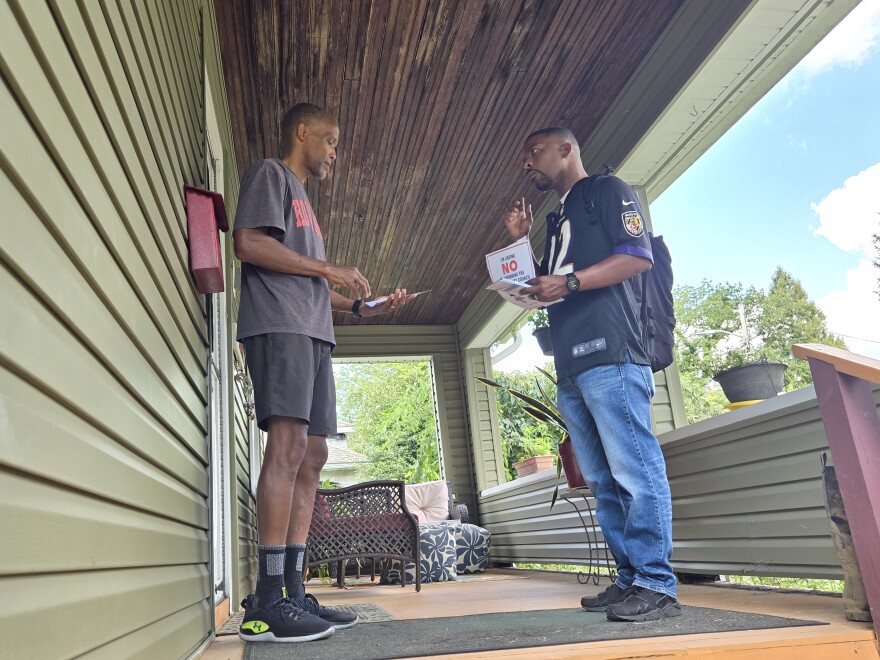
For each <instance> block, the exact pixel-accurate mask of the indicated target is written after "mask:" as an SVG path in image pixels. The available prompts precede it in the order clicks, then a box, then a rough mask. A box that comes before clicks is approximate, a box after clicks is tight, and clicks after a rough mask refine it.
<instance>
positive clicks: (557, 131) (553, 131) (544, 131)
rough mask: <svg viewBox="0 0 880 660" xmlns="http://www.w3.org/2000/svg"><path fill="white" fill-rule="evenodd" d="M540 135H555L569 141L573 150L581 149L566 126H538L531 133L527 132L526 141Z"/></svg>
mask: <svg viewBox="0 0 880 660" xmlns="http://www.w3.org/2000/svg"><path fill="white" fill-rule="evenodd" d="M540 135H555V136H557V137H561V138H562V139H563V140H565V141H566V142H570V143H571V146H572V147H573V148H574V149H575V151H580V149H581V145H580V144H578V141H577V138H576V137H575V136H574V133H572V132H571V131H570V130H568V129H567V128H562V127H560V126H548V127H547V128H540V129H538V130H537V131H535V132H533V133H529V136H528V137H527V138H526V141H528V140H531V139H532V138H533V137H538V136H540Z"/></svg>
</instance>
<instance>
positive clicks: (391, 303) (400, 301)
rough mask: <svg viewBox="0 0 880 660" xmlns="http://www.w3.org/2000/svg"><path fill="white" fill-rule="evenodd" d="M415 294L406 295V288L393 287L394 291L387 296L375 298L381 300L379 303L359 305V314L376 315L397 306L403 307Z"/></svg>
mask: <svg viewBox="0 0 880 660" xmlns="http://www.w3.org/2000/svg"><path fill="white" fill-rule="evenodd" d="M415 297H416V294H414V293H413V294H411V295H407V294H406V289H395V290H394V293H392V294H391V295H389V296H386V297H385V298H384V299H383V298H377V299H376V300H381V301H382V302H381V304H379V305H376V306H374V307H368V306H367V305H361V310H360V311H361V316H378V315H379V314H388V313H390V312H393V311H394V310H395V309H398V308H399V307H403V306H404V305H405V304H406V303H408V302H409V301H411V300H414V299H415Z"/></svg>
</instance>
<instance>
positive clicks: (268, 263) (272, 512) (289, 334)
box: [233, 103, 411, 642]
mask: <svg viewBox="0 0 880 660" xmlns="http://www.w3.org/2000/svg"><path fill="white" fill-rule="evenodd" d="M281 137H282V141H283V144H284V145H285V153H284V157H283V158H280V159H276V158H270V159H266V160H263V161H261V162H259V163H256V164H255V165H253V166H252V167H251V168H250V169H248V171H247V172H246V173H245V175H244V178H243V179H242V182H241V190H240V193H239V198H238V208H237V211H236V215H235V227H234V232H233V237H234V241H235V255H236V256H237V257H238V258H239V259H240V260H241V261H242V264H243V266H242V283H241V303H240V307H239V313H238V339H239V341H241V342H242V343H243V344H244V349H245V359H246V361H247V365H248V370H249V372H250V375H251V379H252V381H253V386H254V402H255V404H256V415H257V423H258V424H259V427H260V428H261V429H262V430H264V431H266V432H267V433H268V438H267V442H266V451H265V457H264V460H263V466H262V469H261V471H260V481H259V483H258V485H257V528H258V531H259V538H260V541H259V546H258V553H259V577H258V579H257V589H256V593H255V594H253V595H251V596H248V597H247V598H246V599H245V600H244V602H243V603H242V605H243V606H244V608H245V616H244V621H243V622H242V625H241V628H240V630H239V636H240V637H241V638H242V639H245V640H247V641H271V642H298V641H310V640H314V639H322V638H324V637H328V636H329V635H331V634H332V633H333V631H334V630H335V629H339V628H348V627H351V626H353V625H355V624H356V623H357V621H358V619H357V616H356V615H354V614H349V613H347V612H342V611H339V610H333V609H332V608H329V607H323V606H321V605H319V604H318V601H317V600H315V598H314V597H313V596H311V595H308V596H307V595H306V593H305V589H304V586H303V574H304V572H305V566H304V556H305V542H306V537H307V536H308V531H309V525H310V523H311V519H312V509H313V507H314V503H315V491H316V489H317V487H318V483H319V480H320V475H321V468H322V467H323V466H324V463H325V462H326V460H327V441H326V437H327V436H328V435H333V434H335V433H336V388H335V384H334V382H333V365H332V363H331V361H330V354H331V352H332V350H333V347H334V346H335V343H336V340H335V337H334V335H333V320H332V317H331V312H332V311H333V310H336V311H342V312H349V313H351V314H354V316H355V317H357V318H360V317H361V316H362V315H363V316H375V315H377V314H384V313H386V312H390V311H392V310H394V309H396V308H398V307H401V306H403V305H405V304H406V303H407V302H408V300H410V299H411V297H407V294H406V290H402V291H401V290H399V289H398V290H397V291H395V292H394V293H392V294H390V295H389V296H388V297H387V298H384V299H383V302H382V303H381V304H379V305H377V306H374V307H367V306H365V307H364V308H363V309H361V300H362V299H365V298H367V297H369V295H370V284H369V282H367V280H366V278H365V277H364V276H363V275H361V273H360V272H359V271H358V269H357V268H354V267H352V266H335V265H333V264H328V263H327V262H326V261H325V255H324V239H323V237H322V235H321V228H320V226H319V225H318V221H317V219H316V218H315V214H314V212H313V211H312V207H311V204H309V198H308V196H307V195H306V191H305V188H304V187H303V182H304V181H305V180H306V179H307V178H308V177H310V176H313V177H316V178H318V179H323V178H324V177H326V176H327V174H328V173H329V171H330V168H331V166H332V164H333V161H334V160H335V159H336V145H337V143H338V141H339V125H338V124H337V122H336V119H335V118H334V117H333V116H332V115H330V114H329V113H327V112H325V111H324V110H322V109H320V108H318V107H317V106H314V105H311V104H307V103H300V104H298V105H295V106H294V107H293V108H291V109H290V110H288V111H287V113H286V114H285V115H284V119H283V120H282V123H281ZM331 284H333V285H336V286H341V287H344V288H346V289H348V290H350V291H352V292H354V294H355V296H356V298H357V299H356V300H351V299H349V298H346V297H345V296H343V295H341V294H339V293H336V292H335V291H331V289H330V285H331ZM303 610H305V612H303Z"/></svg>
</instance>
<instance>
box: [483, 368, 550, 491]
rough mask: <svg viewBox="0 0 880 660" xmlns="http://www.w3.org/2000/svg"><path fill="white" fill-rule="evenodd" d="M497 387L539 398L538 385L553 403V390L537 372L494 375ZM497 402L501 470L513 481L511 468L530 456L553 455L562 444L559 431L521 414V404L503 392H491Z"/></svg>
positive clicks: (548, 382)
mask: <svg viewBox="0 0 880 660" xmlns="http://www.w3.org/2000/svg"><path fill="white" fill-rule="evenodd" d="M493 379H494V380H495V382H496V383H498V384H499V385H501V386H503V387H510V388H513V389H516V390H519V391H520V392H522V393H524V394H528V395H530V396H533V397H535V398H536V399H540V398H541V392H540V390H539V389H538V382H540V383H541V386H542V387H543V388H544V391H545V392H546V393H547V396H548V397H550V400H551V401H555V400H556V387H555V386H554V385H553V383H552V382H550V381H549V380H548V379H547V378H546V377H545V376H543V375H542V374H541V373H540V372H539V371H538V370H537V369H536V370H534V371H527V372H525V373H521V372H518V371H517V372H513V373H505V372H501V371H496V372H495V373H494V375H493ZM494 392H495V397H496V400H497V401H498V426H499V430H500V432H501V449H502V451H503V452H504V469H505V471H506V472H507V477H508V479H515V478H516V470H515V469H514V467H513V466H514V464H516V463H518V462H519V461H521V460H524V459H526V458H530V457H532V456H544V455H547V454H552V453H553V452H554V450H555V447H556V445H557V444H559V442H560V441H561V440H562V431H561V429H558V428H557V427H555V426H552V425H550V424H545V423H544V422H539V421H538V420H536V419H535V418H534V417H531V416H529V415H528V414H527V413H526V412H524V411H523V404H522V401H520V400H519V399H517V398H516V397H514V396H512V395H511V394H510V393H509V392H505V391H504V390H494Z"/></svg>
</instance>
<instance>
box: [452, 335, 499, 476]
mask: <svg viewBox="0 0 880 660" xmlns="http://www.w3.org/2000/svg"><path fill="white" fill-rule="evenodd" d="M462 361H463V363H464V376H465V383H464V385H465V391H466V392H467V397H468V421H469V423H470V431H471V438H472V441H473V448H474V449H473V451H474V471H475V474H476V478H477V486H478V489H479V490H480V491H483V490H485V489H487V488H491V487H492V486H497V485H498V484H502V483H504V482H505V481H507V475H506V473H505V471H504V454H503V451H502V448H501V432H500V430H499V428H498V405H497V403H496V401H495V392H494V390H490V389H489V388H488V387H486V386H485V385H483V384H482V383H480V382H479V381H477V378H478V377H482V378H492V377H493V376H492V356H491V355H490V354H489V349H488V348H472V349H468V350H465V351H462Z"/></svg>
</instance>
